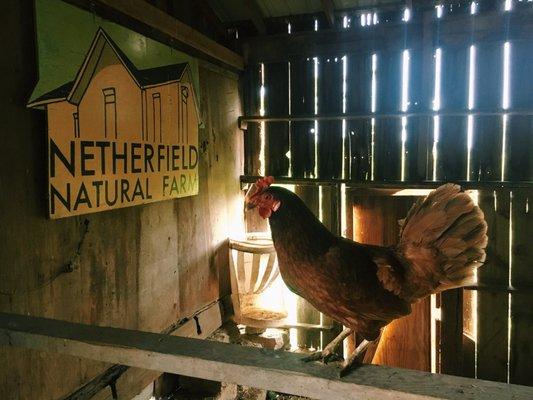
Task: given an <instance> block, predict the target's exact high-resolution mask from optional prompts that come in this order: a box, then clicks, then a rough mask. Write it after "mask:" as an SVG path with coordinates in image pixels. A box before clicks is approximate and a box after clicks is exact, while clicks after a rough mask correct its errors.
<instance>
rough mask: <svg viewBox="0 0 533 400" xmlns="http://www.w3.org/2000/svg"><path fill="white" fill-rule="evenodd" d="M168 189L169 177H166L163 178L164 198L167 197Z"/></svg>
mask: <svg viewBox="0 0 533 400" xmlns="http://www.w3.org/2000/svg"><path fill="white" fill-rule="evenodd" d="M167 187H168V175H165V176H163V196H165V193H166V188H167Z"/></svg>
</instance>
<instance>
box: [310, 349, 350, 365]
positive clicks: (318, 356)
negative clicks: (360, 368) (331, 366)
mask: <svg viewBox="0 0 533 400" xmlns="http://www.w3.org/2000/svg"><path fill="white" fill-rule="evenodd" d="M339 360H342V357H341V356H339V355H338V354H337V353H335V352H334V351H328V350H326V349H324V350H322V351H315V352H314V353H312V354H309V355H308V356H307V357H304V358H302V362H306V363H307V362H311V361H322V362H323V363H324V364H327V363H328V362H331V361H339Z"/></svg>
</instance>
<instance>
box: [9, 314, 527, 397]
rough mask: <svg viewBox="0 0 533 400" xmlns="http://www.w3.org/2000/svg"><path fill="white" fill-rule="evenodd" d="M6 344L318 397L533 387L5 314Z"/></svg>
mask: <svg viewBox="0 0 533 400" xmlns="http://www.w3.org/2000/svg"><path fill="white" fill-rule="evenodd" d="M0 345H5V346H17V347H24V348H30V349H35V350H39V351H48V352H54V353H61V354H68V355H72V356H76V357H83V358H89V359H93V360H99V361H104V362H111V363H118V364H123V365H129V366H135V367H141V368H147V369H153V370H157V371H166V372H172V373H176V374H180V375H187V376H193V377H197V378H202V379H209V380H215V381H219V382H230V383H237V384H242V385H246V386H252V387H257V388H263V389H270V390H275V391H279V392H283V393H290V394H295V395H300V396H307V397H311V398H315V399H328V400H329V399H346V400H349V399H359V400H361V399H393V398H394V399H409V400H421V399H428V400H429V399H487V398H494V399H515V400H518V399H531V398H533V388H532V387H526V386H518V385H508V384H503V383H497V382H489V381H482V380H473V379H468V378H460V377H455V376H447V375H438V374H430V373H425V372H417V371H410V370H402V369H398V368H389V367H381V366H375V365H368V366H363V367H361V368H359V369H358V370H357V371H355V372H353V373H351V374H350V375H348V376H347V377H344V378H339V376H338V370H337V369H336V368H335V367H333V366H324V365H322V364H319V363H304V362H302V357H303V355H300V354H294V353H289V352H280V351H274V350H266V349H257V348H251V347H242V346H239V345H233V344H225V343H218V342H213V341H205V340H198V339H191V338H184V337H175V336H168V335H162V334H157V333H148V332H139V331H134V330H128V329H119V328H105V327H98V326H93V325H83V324H76V323H71V322H64V321H57V320H52V319H45V318H38V317H29V316H23V315H14V314H5V313H0Z"/></svg>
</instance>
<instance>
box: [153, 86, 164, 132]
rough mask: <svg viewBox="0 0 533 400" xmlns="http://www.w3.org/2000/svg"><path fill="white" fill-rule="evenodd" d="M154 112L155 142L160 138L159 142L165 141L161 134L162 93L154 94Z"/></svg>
mask: <svg viewBox="0 0 533 400" xmlns="http://www.w3.org/2000/svg"><path fill="white" fill-rule="evenodd" d="M152 110H153V115H154V142H155V141H156V140H157V139H156V138H159V142H162V141H163V135H162V132H161V93H153V94H152Z"/></svg>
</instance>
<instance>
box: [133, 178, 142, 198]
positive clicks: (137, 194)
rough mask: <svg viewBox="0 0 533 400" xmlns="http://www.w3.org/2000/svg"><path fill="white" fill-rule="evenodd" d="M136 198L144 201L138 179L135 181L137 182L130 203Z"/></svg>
mask: <svg viewBox="0 0 533 400" xmlns="http://www.w3.org/2000/svg"><path fill="white" fill-rule="evenodd" d="M137 196H139V197H140V198H141V199H144V193H143V188H142V186H141V181H140V180H139V179H137V182H135V188H134V189H133V196H131V201H135V198H136V197H137Z"/></svg>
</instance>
